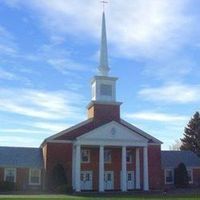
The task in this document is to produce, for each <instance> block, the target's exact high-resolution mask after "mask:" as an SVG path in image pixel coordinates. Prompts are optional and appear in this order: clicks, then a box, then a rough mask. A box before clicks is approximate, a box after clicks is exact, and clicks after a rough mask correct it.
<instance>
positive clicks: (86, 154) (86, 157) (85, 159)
mask: <svg viewBox="0 0 200 200" xmlns="http://www.w3.org/2000/svg"><path fill="white" fill-rule="evenodd" d="M89 154H90V151H89V150H82V151H81V161H82V162H89Z"/></svg>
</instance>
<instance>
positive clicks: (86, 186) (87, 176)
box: [81, 171, 92, 190]
mask: <svg viewBox="0 0 200 200" xmlns="http://www.w3.org/2000/svg"><path fill="white" fill-rule="evenodd" d="M81 190H92V171H81Z"/></svg>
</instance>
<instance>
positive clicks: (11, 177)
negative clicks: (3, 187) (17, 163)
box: [4, 168, 16, 183]
mask: <svg viewBox="0 0 200 200" xmlns="http://www.w3.org/2000/svg"><path fill="white" fill-rule="evenodd" d="M4 181H8V182H13V183H14V182H16V168H5V170H4Z"/></svg>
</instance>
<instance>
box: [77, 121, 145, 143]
mask: <svg viewBox="0 0 200 200" xmlns="http://www.w3.org/2000/svg"><path fill="white" fill-rule="evenodd" d="M77 140H80V141H88V142H89V141H96V142H98V141H106V142H112V143H114V142H118V143H119V142H122V143H123V142H124V143H126V142H127V143H129V144H130V143H143V144H145V143H146V144H147V143H148V139H147V138H145V137H143V136H141V135H140V134H138V133H136V132H134V131H133V130H131V129H129V128H127V127H125V126H123V125H122V124H120V123H118V122H116V121H112V122H110V123H107V124H105V125H103V126H101V127H98V128H96V129H93V130H92V131H90V132H88V133H85V134H84V135H81V136H80V137H78V138H77Z"/></svg>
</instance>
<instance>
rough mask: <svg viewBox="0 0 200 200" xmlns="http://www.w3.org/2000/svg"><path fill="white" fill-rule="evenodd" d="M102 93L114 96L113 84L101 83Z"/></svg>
mask: <svg viewBox="0 0 200 200" xmlns="http://www.w3.org/2000/svg"><path fill="white" fill-rule="evenodd" d="M100 94H101V95H105V96H112V85H107V84H101V85H100Z"/></svg>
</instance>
